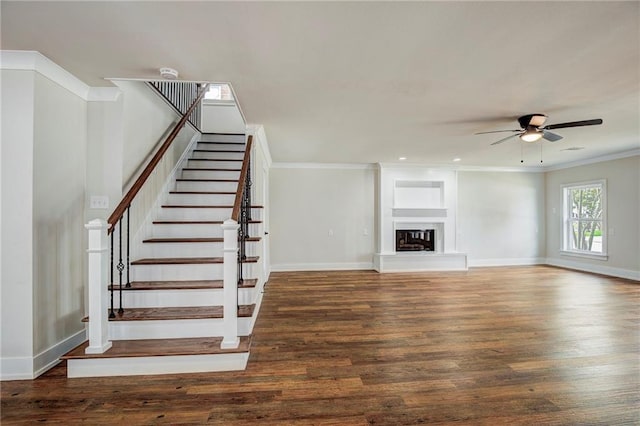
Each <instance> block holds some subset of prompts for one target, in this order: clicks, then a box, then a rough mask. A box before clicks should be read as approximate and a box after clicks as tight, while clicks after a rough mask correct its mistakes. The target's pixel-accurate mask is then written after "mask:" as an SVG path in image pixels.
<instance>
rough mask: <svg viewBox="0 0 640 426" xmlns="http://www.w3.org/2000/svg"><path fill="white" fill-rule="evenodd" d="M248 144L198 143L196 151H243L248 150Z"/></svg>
mask: <svg viewBox="0 0 640 426" xmlns="http://www.w3.org/2000/svg"><path fill="white" fill-rule="evenodd" d="M246 146H247V145H246V144H244V143H243V144H237V143H225V142H215V143H204V142H198V144H197V145H196V149H225V150H233V151H242V152H244V150H245V149H246Z"/></svg>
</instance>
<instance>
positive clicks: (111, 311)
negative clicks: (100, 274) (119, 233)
mask: <svg viewBox="0 0 640 426" xmlns="http://www.w3.org/2000/svg"><path fill="white" fill-rule="evenodd" d="M113 231H114V230H113V229H111V268H110V269H109V271H110V272H109V275H110V276H109V281H110V282H109V284H110V286H109V288H110V289H111V310H110V311H109V318H115V317H116V314H115V313H114V312H113Z"/></svg>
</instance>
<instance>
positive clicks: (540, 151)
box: [540, 141, 542, 164]
mask: <svg viewBox="0 0 640 426" xmlns="http://www.w3.org/2000/svg"><path fill="white" fill-rule="evenodd" d="M540 164H542V141H540Z"/></svg>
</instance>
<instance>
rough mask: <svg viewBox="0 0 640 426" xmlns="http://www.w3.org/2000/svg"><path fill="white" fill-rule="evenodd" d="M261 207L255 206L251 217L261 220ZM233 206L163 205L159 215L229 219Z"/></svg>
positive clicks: (199, 218)
mask: <svg viewBox="0 0 640 426" xmlns="http://www.w3.org/2000/svg"><path fill="white" fill-rule="evenodd" d="M260 210H261V209H258V208H254V209H252V211H251V218H252V219H254V220H260V216H261V212H260ZM231 213H232V208H231V207H223V208H209V207H203V208H197V207H178V208H176V207H163V208H162V209H161V211H160V213H159V215H158V220H196V221H202V220H227V219H229V218H230V217H231Z"/></svg>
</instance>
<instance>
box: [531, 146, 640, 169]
mask: <svg viewBox="0 0 640 426" xmlns="http://www.w3.org/2000/svg"><path fill="white" fill-rule="evenodd" d="M636 155H640V148H636V149H631V150H629V151H621V152H614V153H613V154H606V155H601V156H599V157H593V158H587V159H584V160H578V161H572V162H570V163H562V164H557V165H555V166H548V167H545V168H544V171H545V172H552V171H556V170H563V169H570V168H572V167H579V166H586V165H588V164H595V163H602V162H604V161H612V160H620V159H622V158H628V157H635V156H636Z"/></svg>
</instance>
